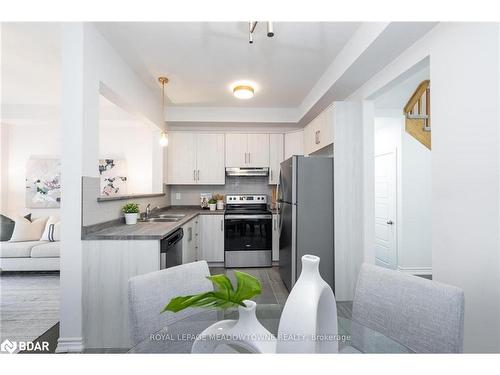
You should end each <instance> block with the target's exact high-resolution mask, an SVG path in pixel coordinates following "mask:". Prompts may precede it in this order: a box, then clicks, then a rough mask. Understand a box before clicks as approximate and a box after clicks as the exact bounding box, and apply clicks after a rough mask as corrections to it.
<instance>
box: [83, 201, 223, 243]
mask: <svg viewBox="0 0 500 375" xmlns="http://www.w3.org/2000/svg"><path fill="white" fill-rule="evenodd" d="M161 213H163V214H164V213H172V214H185V215H186V216H185V217H184V218H183V219H182V220H179V221H174V222H140V221H138V222H137V224H134V225H127V224H125V222H121V221H120V222H116V223H113V224H112V225H106V223H103V227H104V228H103V229H98V227H99V226H94V227H97V229H96V230H95V231H84V233H83V234H82V240H87V241H89V240H161V239H163V238H165V237H167V236H168V235H169V234H171V233H172V232H173V231H175V230H176V229H178V228H180V227H182V226H183V225H184V224H186V223H187V222H188V221H190V220H192V219H193V218H195V217H196V216H198V215H223V214H224V211H223V210H219V211H210V210H204V209H201V208H200V207H199V206H171V207H169V208H167V209H162V210H160V211H158V212H155V213H154V214H153V216H154V215H155V214H161ZM85 232H86V233H85Z"/></svg>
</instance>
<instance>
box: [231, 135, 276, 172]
mask: <svg viewBox="0 0 500 375" xmlns="http://www.w3.org/2000/svg"><path fill="white" fill-rule="evenodd" d="M268 166H269V134H237V133H228V134H226V167H228V168H231V167H233V168H239V167H268Z"/></svg>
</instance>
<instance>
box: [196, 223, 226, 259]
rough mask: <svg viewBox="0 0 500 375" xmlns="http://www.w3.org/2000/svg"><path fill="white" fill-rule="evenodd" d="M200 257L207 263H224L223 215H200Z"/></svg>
mask: <svg viewBox="0 0 500 375" xmlns="http://www.w3.org/2000/svg"><path fill="white" fill-rule="evenodd" d="M199 217H200V245H199V250H200V256H199V260H206V261H207V262H209V263H210V262H212V263H214V262H217V263H220V262H224V215H222V214H221V215H217V214H211V215H200V216H199Z"/></svg>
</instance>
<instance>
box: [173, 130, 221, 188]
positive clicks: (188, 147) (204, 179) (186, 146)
mask: <svg viewBox="0 0 500 375" xmlns="http://www.w3.org/2000/svg"><path fill="white" fill-rule="evenodd" d="M224 164H225V163H224V134H202V133H192V132H172V133H170V134H169V145H168V150H167V184H169V185H198V184H203V185H224V184H225V169H224Z"/></svg>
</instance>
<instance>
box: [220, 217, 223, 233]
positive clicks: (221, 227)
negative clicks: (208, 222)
mask: <svg viewBox="0 0 500 375" xmlns="http://www.w3.org/2000/svg"><path fill="white" fill-rule="evenodd" d="M220 230H221V232H224V220H221V221H220Z"/></svg>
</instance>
